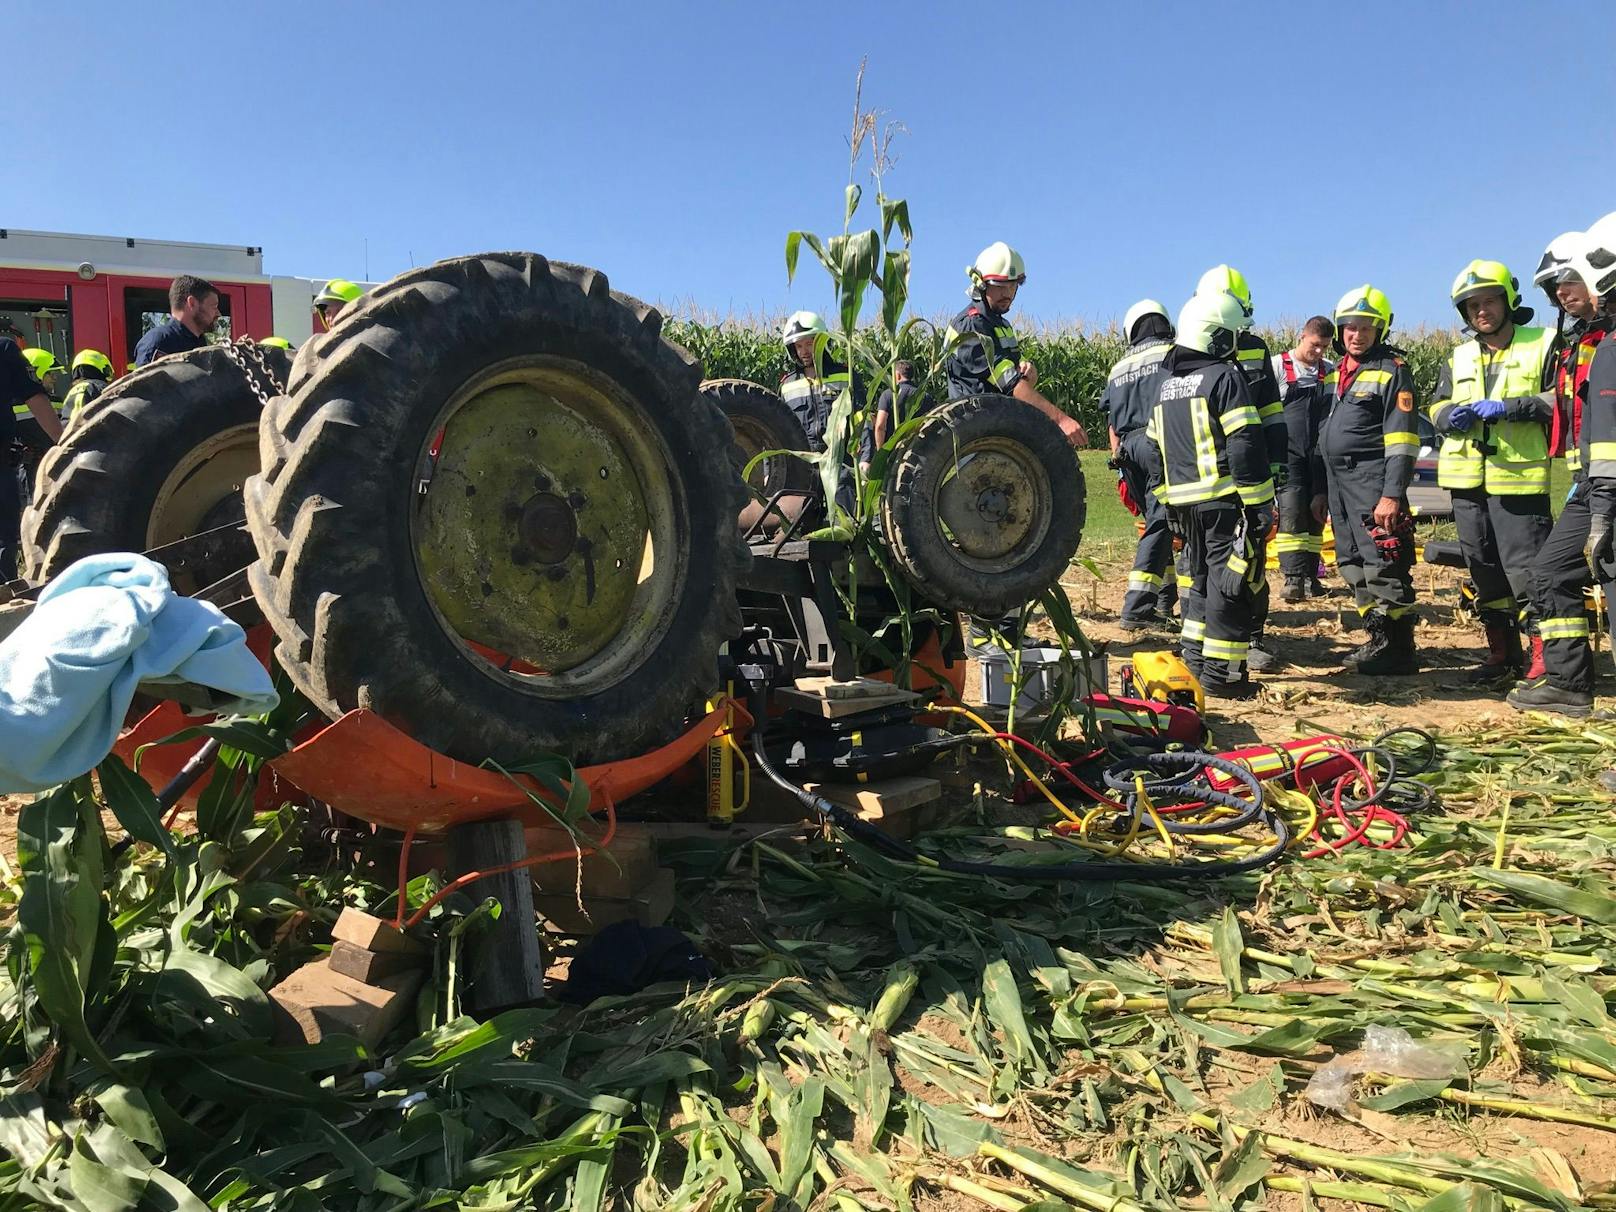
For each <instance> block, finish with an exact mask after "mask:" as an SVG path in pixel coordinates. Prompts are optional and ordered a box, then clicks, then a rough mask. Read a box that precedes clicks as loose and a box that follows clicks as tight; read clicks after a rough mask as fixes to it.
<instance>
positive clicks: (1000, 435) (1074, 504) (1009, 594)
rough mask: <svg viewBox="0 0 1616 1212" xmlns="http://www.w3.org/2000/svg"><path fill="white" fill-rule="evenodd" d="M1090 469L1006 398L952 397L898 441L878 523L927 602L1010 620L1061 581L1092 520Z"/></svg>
mask: <svg viewBox="0 0 1616 1212" xmlns="http://www.w3.org/2000/svg"><path fill="white" fill-rule="evenodd" d="M1087 511H1088V498H1087V495H1086V492H1085V489H1084V484H1083V471H1082V468H1081V467H1080V466H1079V465H1078V461H1077V456H1076V454H1075V453H1074V452H1073V450H1072V447H1071V445H1070V444H1069V443H1068V442H1067V440H1066V436H1065V435H1064V434H1062V433H1061V431H1060V427H1059V426H1058V425H1056V424H1055V423H1054V421H1052V420H1050V419H1049V418H1048V417H1046V416H1045V415H1044V414H1043V413H1042V412H1040V411H1038V410H1037V409H1036V408H1033V407H1031V406H1030V405H1027V404H1023V403H1022V402H1021V401H1019V400H1013V399H1010V398H1009V397H1007V396H974V397H971V398H969V399H964V400H953V401H950V402H949V403H947V404H944V405H942V406H940V407H938V408H937V409H936V410H934V411H933V412H931V413H930V414H928V415H927V417H926V419H925V420H924V421H923V422H922V423H921V426H920V428H919V429H917V430H916V431H915V432H914V433H913V434H912V435H911V436H910V437H909V439H908V440H907V441H905V442H904V443H903V445H902V446H901V447H899V449H898V451H897V452H896V455H895V456H894V458H893V460H892V464H891V466H890V467H889V468H888V469H887V476H886V482H885V484H884V485H883V487H882V493H881V504H880V514H879V517H880V525H881V532H882V536H883V538H884V539H885V541H886V545H887V548H888V550H889V551H890V552H891V553H892V557H893V560H894V562H895V563H896V564H897V565H898V568H899V569H900V570H901V571H902V573H903V575H904V576H905V578H906V579H907V580H908V581H909V582H910V584H912V585H913V586H914V587H915V589H916V590H917V591H918V592H919V593H920V594H921V596H923V597H924V598H926V599H927V600H928V601H930V602H933V603H936V604H937V605H939V606H943V607H945V608H947V609H950V610H959V611H963V612H965V613H966V614H973V615H978V616H986V617H993V616H997V615H1003V614H1005V613H1007V612H1008V611H1010V610H1013V609H1015V608H1016V607H1018V606H1021V605H1023V604H1024V603H1026V602H1028V601H1031V600H1032V599H1034V598H1036V597H1037V596H1038V595H1039V594H1041V593H1043V592H1044V590H1046V589H1048V588H1049V587H1050V586H1051V585H1054V584H1055V583H1056V582H1057V581H1059V580H1060V577H1061V574H1062V573H1064V572H1065V571H1066V568H1067V565H1068V564H1069V563H1070V562H1071V559H1072V557H1073V556H1074V555H1075V554H1076V553H1077V548H1078V544H1079V543H1080V542H1081V541H1082V537H1083V524H1084V522H1085V521H1086V518H1087Z"/></svg>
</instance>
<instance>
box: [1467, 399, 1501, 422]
mask: <svg viewBox="0 0 1616 1212" xmlns="http://www.w3.org/2000/svg"><path fill="white" fill-rule="evenodd" d="M1504 407H1505V405H1504V402H1503V401H1502V400H1477V401H1476V402H1475V403H1474V404H1472V405H1471V406H1470V408H1471V411H1473V412H1474V413H1475V414H1476V415H1477V416H1478V417H1480V418H1481V419H1482V420H1483V421H1487V422H1492V421H1502V420H1503V419H1504Z"/></svg>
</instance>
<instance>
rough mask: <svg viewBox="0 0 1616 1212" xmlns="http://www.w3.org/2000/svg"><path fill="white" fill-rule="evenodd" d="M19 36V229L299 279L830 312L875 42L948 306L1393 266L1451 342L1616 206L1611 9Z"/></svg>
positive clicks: (366, 14) (1356, 273)
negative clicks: (514, 283) (1467, 272)
mask: <svg viewBox="0 0 1616 1212" xmlns="http://www.w3.org/2000/svg"><path fill="white" fill-rule="evenodd" d="M8 29H9V30H10V31H11V32H12V33H14V34H17V35H20V36H21V37H20V42H21V44H23V45H25V46H26V47H29V48H32V50H30V51H29V53H26V54H16V53H12V54H8V55H7V56H6V76H7V79H6V85H7V92H8V94H9V95H10V96H12V97H13V98H14V99H15V98H35V99H38V100H37V101H31V102H28V103H27V104H24V105H22V106H21V108H20V109H19V108H18V107H17V106H14V107H13V119H14V122H13V127H12V132H13V133H12V137H11V138H10V139H8V140H6V141H5V145H4V150H3V151H0V166H3V169H0V180H3V181H4V182H5V191H4V198H3V201H0V212H3V213H0V225H4V226H12V227H19V228H37V229H46V230H62V231H78V232H92V233H97V234H116V235H136V236H145V237H153V238H169V239H189V240H203V241H216V242H220V243H230V244H238V243H239V244H259V245H262V246H263V248H264V249H265V264H266V267H267V268H268V269H269V271H270V272H278V273H296V274H306V275H310V276H320V275H328V274H329V275H342V276H352V277H359V276H361V275H363V274H364V272H365V269H366V262H365V251H364V250H365V244H366V241H367V240H368V242H369V272H370V276H371V277H373V278H378V279H379V278H385V277H387V276H390V275H391V274H394V273H396V272H398V271H400V270H402V269H405V268H407V267H408V266H409V265H410V264H411V261H412V259H413V261H414V262H415V263H417V264H419V263H422V262H425V261H430V260H433V259H436V258H439V257H444V256H450V255H454V254H458V253H467V252H476V251H483V250H487V249H493V248H525V249H533V250H536V251H538V252H542V253H544V254H545V255H547V256H551V257H554V258H556V259H562V260H573V261H582V262H584V263H587V264H592V265H595V266H597V267H599V268H601V269H603V270H605V271H606V272H607V273H608V275H609V276H610V277H611V280H612V282H613V284H614V285H616V286H617V287H619V288H620V289H623V290H627V291H629V292H630V293H633V294H637V295H640V296H642V297H645V298H648V299H652V300H658V301H660V302H662V303H663V304H665V305H685V304H690V303H693V304H694V305H696V306H698V307H700V308H702V309H706V310H711V311H719V312H726V311H731V310H734V311H739V312H743V313H745V312H751V313H759V314H767V315H776V314H779V313H780V312H782V311H783V310H786V309H788V308H792V307H802V306H812V307H822V306H823V305H824V304H825V303H826V292H825V290H824V289H823V279H822V277H821V271H819V269H818V267H817V265H814V264H811V263H810V264H807V265H806V266H805V272H804V273H803V275H802V276H801V277H799V280H798V283H797V285H796V286H795V287H794V288H793V289H791V290H789V291H788V289H787V286H786V282H785V272H784V268H783V259H782V245H783V241H784V236H785V233H786V232H787V231H788V230H790V229H791V228H794V227H807V228H811V229H815V230H819V231H831V230H839V227H840V221H841V215H840V202H841V189H842V186H843V184H844V183H845V180H846V146H845V136H846V129H847V123H848V118H849V113H850V109H851V102H852V84H853V77H854V72H855V69H856V67H857V65H858V62H859V59H860V57H861V56H862V55H865V54H868V55H869V60H870V66H869V73H868V76H867V78H866V84H865V100H866V103H867V104H873V105H875V106H878V107H881V108H885V109H887V110H890V111H891V116H892V117H894V118H897V119H899V120H901V121H902V122H904V123H905V124H906V125H907V126H908V128H909V131H910V134H909V135H908V136H907V137H906V138H903V139H901V140H900V141H899V143H898V150H899V152H900V153H901V160H900V162H899V164H898V167H897V170H896V172H895V173H894V174H893V176H892V177H891V179H890V181H889V190H890V192H892V193H894V194H897V195H899V196H903V197H907V198H908V199H909V201H910V207H911V211H912V213H913V216H914V221H915V228H916V239H915V257H916V264H915V273H914V281H913V295H914V300H915V304H916V306H917V309H918V310H920V311H921V312H923V313H925V314H935V313H938V312H942V311H945V310H948V311H951V310H952V309H953V308H955V307H956V306H957V305H958V304H959V303H960V301H961V300H962V298H963V284H964V281H965V279H964V275H963V272H962V270H963V267H964V266H965V265H966V263H967V262H968V261H970V259H971V258H972V257H973V256H974V255H975V253H976V252H977V250H978V249H980V248H981V247H982V246H983V245H985V244H987V243H988V242H989V241H991V240H994V239H1005V240H1008V241H1009V242H1010V243H1012V244H1013V245H1015V246H1016V247H1017V248H1019V249H1020V250H1021V251H1022V253H1023V254H1024V255H1025V257H1026V260H1027V265H1028V273H1029V281H1028V285H1027V287H1026V288H1025V290H1024V291H1023V293H1022V306H1023V308H1024V310H1025V311H1026V312H1027V313H1028V314H1030V315H1034V316H1037V317H1039V318H1042V319H1046V320H1053V319H1056V318H1063V317H1064V318H1072V317H1079V318H1083V319H1086V320H1089V321H1091V322H1092V321H1098V322H1101V323H1104V322H1107V321H1110V320H1113V319H1115V318H1117V317H1119V316H1120V315H1121V313H1122V312H1123V311H1124V310H1125V309H1126V308H1127V306H1128V305H1129V304H1130V303H1131V302H1132V301H1133V300H1135V299H1136V298H1138V297H1140V296H1141V295H1152V296H1155V297H1157V298H1160V299H1162V300H1163V301H1164V302H1166V303H1167V304H1168V305H1169V307H1170V308H1172V309H1175V310H1176V308H1177V306H1178V305H1179V304H1180V303H1181V302H1182V301H1183V299H1184V298H1185V297H1186V295H1187V294H1188V293H1189V291H1190V290H1191V289H1192V288H1193V285H1194V282H1195V279H1196V277H1197V276H1198V275H1199V273H1200V272H1201V270H1203V269H1205V268H1207V267H1208V266H1210V265H1213V264H1216V263H1217V262H1219V261H1227V262H1229V263H1231V264H1233V265H1236V266H1238V267H1239V268H1241V269H1242V270H1244V271H1245V273H1246V275H1247V277H1248V278H1249V279H1250V281H1251V283H1252V286H1253V290H1254V293H1255V296H1256V303H1257V309H1258V319H1259V321H1262V320H1265V319H1268V320H1272V319H1277V318H1280V317H1301V316H1305V315H1307V314H1308V313H1310V312H1312V311H1315V310H1320V309H1328V308H1329V307H1330V306H1331V305H1332V304H1333V303H1334V301H1335V299H1336V298H1337V297H1338V296H1339V295H1340V294H1341V293H1343V292H1344V291H1346V290H1348V289H1350V288H1352V287H1353V286H1356V285H1357V284H1358V283H1360V282H1362V281H1364V280H1365V279H1368V280H1371V281H1373V282H1374V283H1376V284H1377V285H1379V286H1381V287H1383V288H1384V289H1385V290H1386V291H1387V293H1388V294H1389V295H1390V296H1391V298H1392V301H1393V304H1394V306H1395V307H1396V309H1397V313H1398V318H1399V321H1401V322H1406V323H1414V322H1418V321H1435V322H1439V323H1444V324H1445V323H1447V322H1448V321H1449V319H1450V317H1451V316H1452V312H1451V310H1450V309H1449V307H1448V305H1447V287H1448V284H1449V282H1450V281H1451V280H1452V277H1453V275H1454V274H1455V273H1456V272H1457V271H1458V269H1459V268H1460V267H1461V266H1462V265H1463V264H1464V263H1465V262H1466V261H1467V260H1469V259H1470V258H1471V257H1475V256H1484V257H1498V258H1501V259H1504V260H1506V261H1508V263H1509V264H1510V265H1511V266H1512V267H1514V268H1515V269H1516V272H1517V273H1518V274H1519V275H1521V276H1523V277H1528V278H1529V276H1530V272H1531V269H1532V267H1533V266H1534V265H1535V263H1536V261H1537V258H1538V255H1539V254H1540V252H1541V251H1542V248H1543V246H1544V244H1545V243H1546V242H1547V241H1548V240H1549V239H1550V238H1551V237H1552V236H1554V235H1556V234H1557V233H1559V232H1560V231H1562V230H1564V229H1566V228H1571V227H1582V226H1585V225H1586V224H1587V223H1588V222H1590V221H1591V220H1592V219H1593V218H1595V217H1597V216H1598V215H1599V214H1602V213H1604V212H1606V211H1609V210H1611V209H1616V136H1613V135H1612V133H1611V130H1610V127H1609V125H1608V121H1607V122H1606V123H1603V124H1597V123H1596V122H1595V121H1594V120H1593V119H1591V118H1590V117H1588V116H1587V115H1588V114H1590V113H1591V112H1592V111H1593V109H1594V107H1595V105H1596V104H1598V105H1601V106H1602V107H1603V108H1604V109H1606V110H1607V111H1608V107H1609V103H1608V101H1605V102H1599V101H1598V97H1599V94H1598V91H1597V90H1598V89H1599V88H1601V87H1604V88H1605V89H1607V90H1608V88H1609V85H1610V82H1611V80H1612V79H1613V72H1616V59H1613V58H1612V47H1613V46H1616V5H1613V4H1610V3H1608V2H1599V3H1588V2H1585V3H1578V4H1573V3H1558V2H1556V3H1534V4H1518V3H1516V4H1509V3H1501V2H1498V0H1468V2H1461V0H1441V2H1436V3H1422V2H1420V0H1403V2H1401V3H1379V2H1376V0H1365V2H1362V3H1357V4H1331V5H1304V4H1296V3H1290V4H1278V3H1275V4H1266V3H1264V4H1255V3H1252V4H1241V3H1228V4H1190V3H1143V2H1138V0H1136V2H1135V3H1130V4H1106V5H1100V4H1078V3H1070V4H1047V5H1046V4H1042V3H1032V2H1019V0H1018V2H1016V3H1005V2H1003V0H1001V2H1000V3H987V4H983V3H976V4H955V3H939V4H932V3H910V4H907V5H901V6H900V5H896V4H885V3H867V4H852V5H842V4H837V3H815V4H790V5H765V4H743V3H734V4H696V3H682V4H655V3H642V4H626V3H600V4H597V3H590V2H587V0H584V2H579V0H574V2H573V3H569V4H564V5H561V4H550V3H515V2H501V3H480V2H478V0H465V2H462V3H458V4H456V3H445V2H443V0H437V2H435V3H430V4H428V3H424V2H422V0H395V2H393V3H389V4H381V3H362V2H348V3H319V4H314V3H306V2H287V3H280V4H267V3H251V2H245V0H244V2H242V3H235V4H200V3H192V4H188V5H184V6H181V5H179V4H174V3H169V2H168V0H145V2H143V3H140V4H127V3H121V2H120V3H111V2H108V0H80V2H75V3H45V4H36V5H34V6H32V7H30V8H29V9H28V10H27V12H26V15H24V14H23V13H22V12H19V13H18V14H14V16H13V18H12V19H11V20H10V21H9V22H8ZM45 98H49V100H48V102H47V101H46V100H45ZM19 113H24V114H27V115H29V116H28V117H27V118H26V119H25V120H18V114H19ZM1601 125H1602V126H1603V129H1601ZM1528 289H1530V288H1529V287H1528ZM677 309H678V308H677V306H675V310H677Z"/></svg>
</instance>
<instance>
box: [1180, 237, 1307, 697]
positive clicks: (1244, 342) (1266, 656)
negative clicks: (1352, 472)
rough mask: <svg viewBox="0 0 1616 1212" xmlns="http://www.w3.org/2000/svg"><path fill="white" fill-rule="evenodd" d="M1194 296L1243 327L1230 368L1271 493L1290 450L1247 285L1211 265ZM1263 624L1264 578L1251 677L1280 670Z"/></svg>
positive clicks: (1227, 270) (1265, 603)
mask: <svg viewBox="0 0 1616 1212" xmlns="http://www.w3.org/2000/svg"><path fill="white" fill-rule="evenodd" d="M1195 293H1196V294H1198V295H1201V294H1212V295H1227V296H1228V297H1230V298H1232V299H1233V300H1234V301H1235V302H1236V303H1237V304H1239V306H1240V309H1241V311H1243V312H1244V313H1245V316H1246V324H1247V326H1246V328H1245V329H1243V330H1242V331H1241V333H1240V337H1239V341H1240V345H1239V348H1238V349H1237V351H1236V353H1235V363H1236V365H1238V366H1239V367H1240V369H1241V371H1242V372H1243V373H1244V374H1245V376H1246V384H1247V386H1249V387H1250V388H1251V399H1252V406H1253V407H1254V408H1256V410H1257V416H1258V417H1259V418H1260V419H1261V421H1262V433H1263V438H1264V441H1265V442H1266V445H1267V449H1268V464H1269V474H1270V476H1271V477H1272V479H1273V481H1274V486H1275V488H1276V489H1277V488H1280V487H1283V486H1284V483H1285V471H1286V459H1287V457H1288V452H1289V449H1290V436H1289V431H1288V430H1287V429H1286V427H1285V405H1284V403H1283V401H1282V399H1281V396H1280V391H1279V383H1278V381H1277V380H1276V379H1275V377H1274V369H1273V364H1272V358H1271V355H1270V354H1269V352H1268V343H1267V342H1265V341H1264V340H1263V339H1262V338H1261V337H1259V336H1258V335H1257V334H1256V333H1254V332H1252V331H1251V327H1250V324H1251V319H1252V317H1253V315H1254V314H1255V309H1254V307H1253V304H1252V301H1251V286H1250V285H1249V284H1248V283H1247V282H1246V276H1245V275H1244V274H1243V273H1241V272H1240V271H1239V270H1238V269H1235V268H1234V267H1232V266H1229V265H1214V266H1213V267H1212V268H1211V269H1209V270H1207V271H1206V272H1205V273H1204V274H1202V275H1201V280H1200V281H1199V282H1197V283H1196V285H1195ZM1267 623H1268V580H1267V577H1266V575H1265V576H1264V578H1263V581H1262V583H1261V584H1260V585H1258V586H1257V602H1256V624H1255V626H1254V627H1253V629H1252V638H1251V654H1250V664H1251V670H1252V672H1253V673H1272V672H1273V671H1274V670H1276V669H1281V668H1283V667H1284V664H1285V663H1284V661H1282V660H1281V659H1280V658H1279V654H1278V653H1276V652H1275V651H1274V650H1273V648H1272V646H1270V644H1269V643H1268V640H1267V637H1266V636H1265V635H1264V634H1263V633H1264V629H1265V627H1266V626H1267Z"/></svg>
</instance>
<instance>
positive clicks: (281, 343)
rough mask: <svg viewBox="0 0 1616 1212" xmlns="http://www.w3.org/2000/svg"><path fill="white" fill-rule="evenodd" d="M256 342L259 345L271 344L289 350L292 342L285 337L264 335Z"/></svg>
mask: <svg viewBox="0 0 1616 1212" xmlns="http://www.w3.org/2000/svg"><path fill="white" fill-rule="evenodd" d="M258 343H259V344H260V345H273V346H274V347H275V348H276V349H285V350H290V349H291V348H292V343H291V342H290V341H288V340H287V339H286V338H285V337H265V338H264V339H263V340H262V341H260V342H258Z"/></svg>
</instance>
